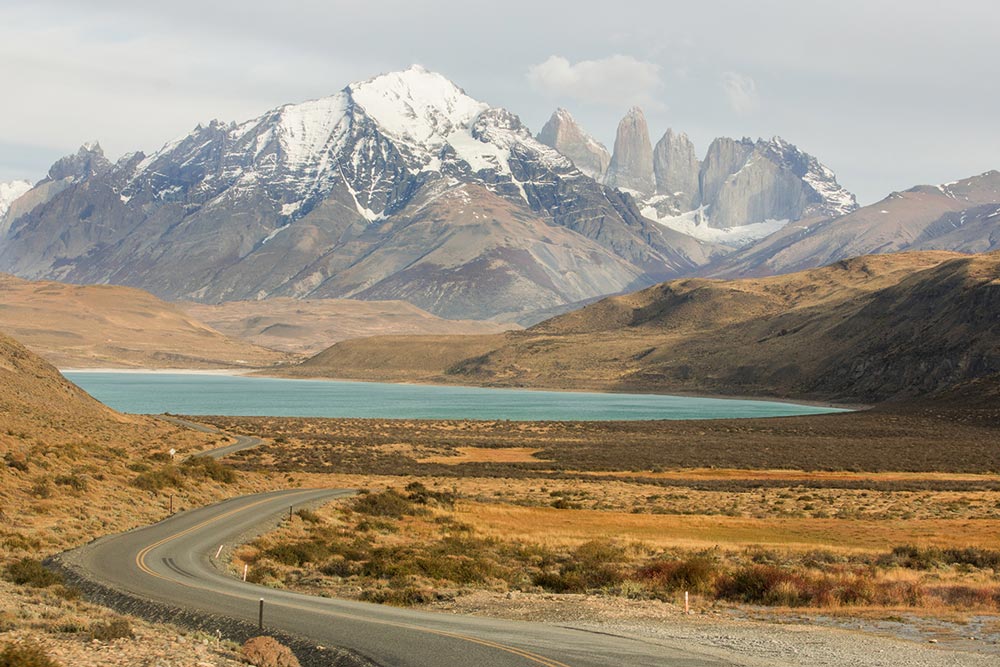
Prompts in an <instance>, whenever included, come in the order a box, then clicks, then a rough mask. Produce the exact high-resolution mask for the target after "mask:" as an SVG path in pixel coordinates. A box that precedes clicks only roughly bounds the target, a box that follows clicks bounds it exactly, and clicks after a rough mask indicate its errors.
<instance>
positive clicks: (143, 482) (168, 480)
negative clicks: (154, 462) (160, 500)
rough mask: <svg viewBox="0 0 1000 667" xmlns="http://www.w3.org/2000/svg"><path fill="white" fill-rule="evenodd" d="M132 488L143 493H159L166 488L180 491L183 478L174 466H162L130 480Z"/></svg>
mask: <svg viewBox="0 0 1000 667" xmlns="http://www.w3.org/2000/svg"><path fill="white" fill-rule="evenodd" d="M132 486H134V487H136V488H138V489H142V490H143V491H161V490H163V489H165V488H166V487H168V486H170V487H173V488H175V489H180V488H183V487H184V478H183V476H182V475H181V472H180V470H178V469H177V467H176V466H163V467H162V468H157V469H155V470H148V471H146V472H143V473H140V474H139V475H138V476H137V477H136V478H135V479H133V480H132Z"/></svg>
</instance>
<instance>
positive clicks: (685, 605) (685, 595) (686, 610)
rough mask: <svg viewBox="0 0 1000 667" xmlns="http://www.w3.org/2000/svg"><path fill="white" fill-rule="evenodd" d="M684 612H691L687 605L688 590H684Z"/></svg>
mask: <svg viewBox="0 0 1000 667" xmlns="http://www.w3.org/2000/svg"><path fill="white" fill-rule="evenodd" d="M684 613H685V614H690V613H691V606H690V605H688V592H687V591H684Z"/></svg>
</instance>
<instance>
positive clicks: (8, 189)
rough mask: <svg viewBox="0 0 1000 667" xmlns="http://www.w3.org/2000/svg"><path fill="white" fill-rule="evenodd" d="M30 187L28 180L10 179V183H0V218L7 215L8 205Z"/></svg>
mask: <svg viewBox="0 0 1000 667" xmlns="http://www.w3.org/2000/svg"><path fill="white" fill-rule="evenodd" d="M30 189H31V183H29V182H28V181H11V182H10V183H0V218H3V217H4V216H5V215H7V211H8V210H9V209H10V205H11V204H13V203H14V202H15V201H16V200H17V199H18V198H19V197H20V196H21V195H23V194H24V193H25V192H27V191H28V190H30Z"/></svg>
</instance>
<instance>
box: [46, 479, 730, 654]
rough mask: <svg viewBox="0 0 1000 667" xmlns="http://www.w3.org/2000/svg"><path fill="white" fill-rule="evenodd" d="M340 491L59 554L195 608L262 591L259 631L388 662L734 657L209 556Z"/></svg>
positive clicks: (245, 600)
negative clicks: (234, 565)
mask: <svg viewBox="0 0 1000 667" xmlns="http://www.w3.org/2000/svg"><path fill="white" fill-rule="evenodd" d="M349 493H351V492H350V491H345V490H332V489H320V490H318V489H310V490H301V489H299V490H291V491H274V492H270V493H263V494H255V495H250V496H242V497H239V498H234V499H231V500H227V501H224V502H221V503H218V504H215V505H211V506H208V507H203V508H200V509H195V510H190V511H187V512H183V513H180V514H176V515H174V516H172V517H170V518H169V519H167V520H165V521H162V522H160V523H158V524H155V525H152V526H149V527H147V528H142V529H138V530H134V531H131V532H128V533H123V534H120V535H115V536H111V537H106V538H102V539H100V540H97V541H95V542H92V543H91V544H89V545H87V546H84V547H81V548H79V549H76V550H74V551H71V552H67V553H66V554H63V555H62V557H61V558H60V560H61V561H62V562H63V563H64V564H65V565H67V566H69V567H70V568H71V569H73V570H74V571H76V572H77V573H78V574H81V575H83V576H84V577H86V578H87V579H90V580H92V581H95V582H97V583H100V584H104V585H106V586H110V587H111V588H114V589H116V590H120V591H124V592H127V593H131V594H133V595H136V596H139V597H141V598H144V599H148V600H152V601H154V602H160V603H165V604H168V605H173V606H176V607H179V608H183V609H186V610H189V611H194V612H200V613H208V614H214V615H221V616H227V617H230V618H234V619H238V620H242V621H250V622H252V623H256V622H257V614H258V604H259V600H261V599H264V600H265V607H264V626H265V628H271V629H275V630H280V631H283V632H285V633H289V634H293V635H298V636H300V637H303V638H306V639H308V640H309V641H312V642H315V643H316V644H319V645H324V646H339V647H343V648H347V649H350V650H352V651H355V652H356V653H358V654H360V655H362V656H364V657H366V658H368V659H369V660H372V661H373V662H375V663H377V664H379V665H384V666H386V667H411V666H412V667H442V666H447V665H476V666H478V667H525V666H528V667H539V666H541V667H596V666H598V665H600V666H605V665H616V666H617V665H627V666H629V667H632V666H635V667H643V666H649V667H653V666H657V667H661V666H664V665H671V666H677V667H721V666H722V665H734V664H738V663H733V662H729V661H726V660H724V659H720V658H718V657H715V656H711V655H708V654H700V653H699V652H698V651H697V648H696V647H695V650H691V647H678V646H672V645H669V644H667V643H665V642H661V641H654V640H645V639H635V638H627V637H620V636H615V635H610V634H602V633H595V632H587V631H583V630H575V629H571V628H565V627H560V626H556V625H550V624H543V623H526V622H517V621H504V620H495V619H488V618H479V617H472V616H459V615H452V614H445V613H437V612H427V611H418V610H413V609H400V608H397V607H388V606H383V605H376V604H369V603H363V602H353V601H346V600H335V599H330V598H321V597H313V596H309V595H302V594H299V593H292V592H289V591H284V590H276V589H270V588H265V587H262V586H256V585H253V584H248V583H244V582H242V581H239V580H238V579H235V578H233V577H231V576H229V575H227V574H226V573H225V572H224V571H223V568H222V567H221V564H217V563H216V562H215V555H216V553H217V552H218V550H219V547H220V546H221V545H227V546H232V545H233V544H234V542H235V541H238V540H239V539H240V538H241V537H244V536H246V535H247V534H249V533H252V532H254V531H255V530H259V529H260V527H261V526H262V525H264V524H266V523H267V522H269V521H270V522H273V520H274V518H275V517H276V516H278V515H280V514H284V513H287V512H288V508H289V506H291V505H303V504H309V503H316V502H319V501H323V500H329V499H333V498H336V497H338V496H343V495H347V494H349Z"/></svg>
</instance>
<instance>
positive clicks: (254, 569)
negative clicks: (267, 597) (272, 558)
mask: <svg viewBox="0 0 1000 667" xmlns="http://www.w3.org/2000/svg"><path fill="white" fill-rule="evenodd" d="M277 578H278V570H276V569H275V568H274V566H273V565H268V564H267V563H257V564H256V565H253V566H251V567H250V570H249V572H247V581H249V582H250V583H251V584H266V583H267V582H268V581H269V580H274V579H277Z"/></svg>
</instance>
